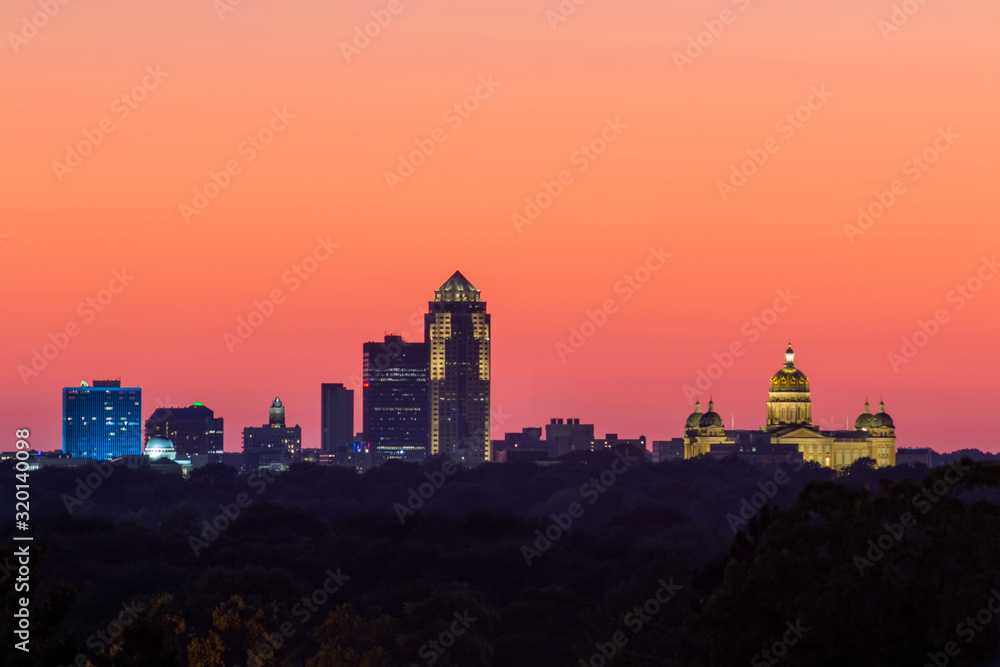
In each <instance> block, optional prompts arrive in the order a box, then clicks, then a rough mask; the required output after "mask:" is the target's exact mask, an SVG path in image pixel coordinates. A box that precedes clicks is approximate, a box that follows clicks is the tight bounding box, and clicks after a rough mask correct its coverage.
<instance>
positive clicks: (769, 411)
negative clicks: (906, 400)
mask: <svg viewBox="0 0 1000 667" xmlns="http://www.w3.org/2000/svg"><path fill="white" fill-rule="evenodd" d="M765 421H766V423H765V424H764V425H763V426H761V427H760V431H759V433H760V434H763V435H765V436H766V440H767V441H766V442H764V440H762V439H761V436H760V435H758V436H754V437H751V436H750V435H749V434H754V433H758V432H757V431H747V430H736V429H732V430H726V429H725V427H724V424H723V421H722V417H721V416H720V415H719V414H718V413H717V412H716V411H715V403H714V401H711V400H710V401H709V403H708V411H707V412H705V413H702V412H701V402H700V401H699V402H696V403H695V411H694V412H693V413H691V415H690V416H689V417H688V418H687V421H686V422H685V424H684V438H683V441H684V458H686V459H687V458H693V457H695V456H702V455H705V454H712V455H725V454H727V453H738V452H739V451H746V452H748V453H749V454H762V453H763V452H764V451H765V450H766V451H769V452H774V453H776V452H778V451H779V450H781V449H782V448H783V447H784V448H788V449H789V451H795V452H797V453H799V454H801V456H802V459H803V460H805V461H813V462H816V463H819V464H820V465H822V466H826V467H830V468H844V467H846V466H849V465H851V464H852V463H854V462H855V461H857V460H858V459H860V458H871V459H874V460H875V462H876V464H877V465H878V466H879V467H884V466H893V465H896V426H895V423H894V422H893V419H892V417H890V416H889V414H888V413H886V411H885V404H884V403H881V402H880V403H879V410H878V412H877V413H874V414H872V412H871V409H870V406H869V404H868V401H865V405H864V411H863V412H862V413H861V414H860V415H859V416H858V418H857V419H856V420H855V422H854V429H853V430H849V429H844V430H842V431H826V430H822V429H820V428H819V427H818V426H814V425H813V423H812V398H811V395H810V391H809V378H808V377H806V375H805V373H803V372H802V371H801V370H800V369H799V368H798V367H797V366H796V365H795V352H794V351H793V350H792V346H791V345H790V344H789V346H788V349H787V350H786V351H785V364H784V365H783V366H782V367H781V368H780V369H778V371H777V372H776V373H775V374H774V375H773V376H772V377H771V382H770V387H769V392H768V400H767V405H766V415H765Z"/></svg>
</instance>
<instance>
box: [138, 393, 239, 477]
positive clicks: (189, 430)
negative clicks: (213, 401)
mask: <svg viewBox="0 0 1000 667" xmlns="http://www.w3.org/2000/svg"><path fill="white" fill-rule="evenodd" d="M154 437H159V438H166V439H167V440H169V441H171V442H172V443H174V449H175V450H176V452H177V458H178V459H185V460H186V459H190V458H191V457H192V456H193V455H194V454H199V455H202V456H207V457H208V460H209V461H210V462H212V463H218V462H220V461H222V417H216V416H215V412H213V411H212V410H210V409H209V408H207V407H205V404H204V403H193V404H192V405H191V406H190V407H187V408H157V409H156V410H154V411H153V414H152V415H150V417H149V419H147V420H146V442H149V439H150V438H154Z"/></svg>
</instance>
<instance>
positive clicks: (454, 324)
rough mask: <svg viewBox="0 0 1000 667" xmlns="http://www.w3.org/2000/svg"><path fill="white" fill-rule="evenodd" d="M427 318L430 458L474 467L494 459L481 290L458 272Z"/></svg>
mask: <svg viewBox="0 0 1000 667" xmlns="http://www.w3.org/2000/svg"><path fill="white" fill-rule="evenodd" d="M429 307H430V312H429V313H427V314H426V315H425V316H424V340H425V341H427V346H428V353H429V355H430V358H429V369H430V370H429V376H428V383H429V384H428V394H429V412H430V419H429V440H430V453H431V454H432V455H433V454H443V455H446V456H451V457H453V458H456V459H458V460H461V461H463V462H465V463H467V464H468V465H473V466H475V465H479V464H480V463H483V462H485V461H490V460H492V443H491V441H490V316H489V314H488V313H487V312H486V302H485V301H483V300H482V299H481V298H480V294H479V290H478V289H476V288H475V287H474V286H473V285H472V283H470V282H469V281H468V280H466V278H465V276H463V275H462V274H461V273H460V272H458V271H456V272H455V273H454V274H453V275H452V276H451V278H449V279H448V281H447V282H445V283H444V284H443V285H442V286H441V288H440V289H438V290H437V291H436V292H435V295H434V301H432V302H430V304H429Z"/></svg>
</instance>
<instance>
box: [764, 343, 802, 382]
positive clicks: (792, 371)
mask: <svg viewBox="0 0 1000 667" xmlns="http://www.w3.org/2000/svg"><path fill="white" fill-rule="evenodd" d="M771 391H772V392H783V391H788V392H803V391H809V378H807V377H806V374H805V373H803V372H802V371H800V370H799V369H798V368H796V367H795V351H794V350H792V344H791V343H789V344H788V349H787V350H785V365H784V366H783V367H782V368H781V369H780V370H779V371H778V372H777V373H775V374H774V375H772V376H771Z"/></svg>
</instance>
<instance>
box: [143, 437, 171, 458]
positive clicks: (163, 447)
mask: <svg viewBox="0 0 1000 667" xmlns="http://www.w3.org/2000/svg"><path fill="white" fill-rule="evenodd" d="M145 453H146V456H148V457H149V460H150V461H153V460H156V459H162V458H164V457H166V458H168V459H170V460H171V461H173V460H174V459H175V458H177V450H176V449H174V443H172V442H171V441H170V440H168V439H167V438H161V437H160V436H153V437H152V438H150V439H149V440H147V441H146V452H145Z"/></svg>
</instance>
